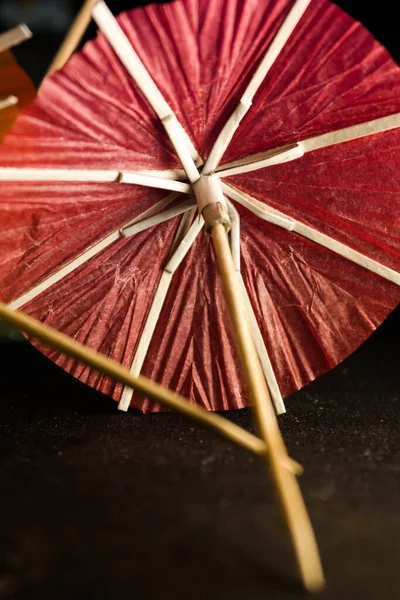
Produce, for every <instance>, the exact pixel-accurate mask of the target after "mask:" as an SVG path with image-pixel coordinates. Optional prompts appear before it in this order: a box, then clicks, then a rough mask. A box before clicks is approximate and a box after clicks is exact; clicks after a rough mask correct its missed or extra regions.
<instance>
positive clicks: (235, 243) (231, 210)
mask: <svg viewBox="0 0 400 600" xmlns="http://www.w3.org/2000/svg"><path fill="white" fill-rule="evenodd" d="M226 204H227V207H228V215H229V218H230V220H231V223H232V227H231V230H230V232H229V237H230V245H231V252H232V258H233V263H234V265H235V269H236V271H238V272H239V273H240V262H241V261H240V259H241V256H240V216H239V213H238V211H237V210H236V208H235V207H234V206H233V204H232V202H230V201H229V200H227V203H226Z"/></svg>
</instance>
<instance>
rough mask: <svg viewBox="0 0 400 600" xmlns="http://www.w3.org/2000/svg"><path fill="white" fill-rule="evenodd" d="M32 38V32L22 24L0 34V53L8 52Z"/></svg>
mask: <svg viewBox="0 0 400 600" xmlns="http://www.w3.org/2000/svg"><path fill="white" fill-rule="evenodd" d="M31 37H32V32H31V30H30V29H29V27H28V26H27V25H25V24H24V23H22V24H21V25H17V27H14V28H13V29H10V30H9V31H6V32H4V33H0V52H4V51H5V50H10V49H11V48H14V46H18V45H19V44H21V43H22V42H25V41H26V40H29V39H30V38H31Z"/></svg>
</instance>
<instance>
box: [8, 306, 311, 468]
mask: <svg viewBox="0 0 400 600" xmlns="http://www.w3.org/2000/svg"><path fill="white" fill-rule="evenodd" d="M0 318H1V319H4V321H6V322H7V323H9V324H10V325H12V326H14V327H15V328H16V329H19V330H20V331H23V332H25V333H27V334H28V335H31V336H32V337H35V338H37V339H38V340H40V341H41V342H43V343H44V344H47V345H49V346H51V347H53V348H56V349H57V350H60V351H61V352H63V353H64V354H67V355H68V356H72V357H73V358H76V359H77V360H80V361H81V362H83V363H85V364H87V365H89V366H90V367H92V368H93V369H96V370H98V371H100V372H101V373H105V374H106V375H108V376H109V377H112V378H113V379H115V380H116V381H118V382H120V383H122V384H124V385H127V386H129V387H132V388H133V389H134V390H135V392H136V393H137V394H140V395H141V396H145V397H147V398H150V399H151V400H154V401H155V402H159V403H160V404H161V405H162V406H166V407H167V408H171V409H173V410H176V411H178V412H180V413H182V414H183V415H184V416H185V417H187V418H188V419H191V420H192V421H196V422H197V423H200V424H201V425H203V426H205V427H207V428H209V429H214V430H215V431H217V432H218V433H219V434H220V435H222V436H223V437H225V438H227V439H229V440H230V441H231V442H234V443H236V444H238V445H239V446H241V447H242V448H245V449H246V450H249V451H250V452H253V453H255V454H258V455H261V456H262V455H264V454H265V452H266V447H265V443H264V442H263V441H262V440H260V439H259V438H257V437H256V436H255V435H253V434H251V433H249V432H248V431H246V430H244V429H242V428H241V427H239V426H238V425H235V424H234V423H231V421H228V419H225V418H224V417H221V416H220V415H217V414H214V413H210V412H208V411H206V410H204V409H202V408H199V407H198V406H195V405H193V404H191V403H190V402H189V401H188V400H186V398H183V397H182V396H179V395H178V394H174V392H171V391H170V390H168V389H167V388H164V387H163V386H161V385H158V384H157V383H154V382H153V381H151V380H150V379H147V378H146V377H142V376H138V377H133V376H132V375H131V374H130V372H129V370H128V369H126V368H125V367H123V366H122V365H121V364H119V363H118V362H116V361H115V360H112V359H111V358H108V357H107V356H104V354H100V352H96V351H95V350H91V349H90V348H88V347H87V346H84V345H83V344H79V343H78V342H76V341H75V340H73V339H71V338H70V337H68V336H67V335H64V334H63V333H60V332H59V331H57V330H55V329H53V328H52V327H48V326H47V325H43V324H42V323H40V322H39V321H37V320H36V319H34V318H32V317H29V316H28V315H26V314H24V313H22V312H19V311H16V310H11V309H10V308H8V307H7V306H6V305H5V304H3V303H2V302H0ZM284 460H285V462H284V465H283V466H284V468H285V469H289V470H290V471H293V472H294V473H296V474H297V475H299V474H301V473H302V471H303V469H302V467H301V465H299V464H298V463H296V462H295V461H293V460H292V459H289V458H287V459H286V458H285V459H284Z"/></svg>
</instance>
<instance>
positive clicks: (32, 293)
mask: <svg viewBox="0 0 400 600" xmlns="http://www.w3.org/2000/svg"><path fill="white" fill-rule="evenodd" d="M176 197H177V194H169V196H166V198H163V199H162V200H160V201H159V202H157V203H156V204H154V205H153V206H151V207H150V208H149V209H147V210H146V211H144V212H143V213H142V214H140V215H138V216H137V217H135V218H134V219H132V221H130V222H129V223H127V224H126V225H133V224H134V223H137V222H139V221H140V220H142V219H146V218H148V217H151V216H152V215H153V214H154V213H155V212H156V211H157V210H160V209H162V208H164V207H165V206H167V205H168V204H169V203H170V202H172V201H173V200H175V198H176ZM121 237H122V234H121V231H120V229H117V230H115V231H113V232H112V233H110V234H109V235H108V236H107V237H105V238H104V239H102V240H100V241H99V242H97V243H96V244H94V245H93V246H91V247H90V248H88V249H87V250H85V251H84V252H82V254H80V255H79V256H78V257H77V258H75V259H74V260H72V261H71V262H69V263H68V264H66V265H65V266H64V267H62V268H61V269H59V270H58V271H56V272H54V273H52V274H51V275H50V276H49V277H47V278H46V279H44V280H43V281H41V282H40V283H39V284H38V285H36V286H35V287H33V288H32V289H30V290H28V291H27V292H26V293H25V294H23V295H22V296H19V297H18V298H16V299H15V300H13V301H12V302H11V303H10V305H9V307H10V308H12V309H18V308H21V307H22V306H24V305H25V304H27V303H28V302H30V301H31V300H33V299H34V298H36V297H37V296H39V295H40V294H42V293H43V292H45V291H46V290H48V289H49V288H50V287H51V286H52V285H54V284H55V283H57V282H58V281H61V279H63V278H64V277H66V276H67V275H69V274H70V273H72V271H75V270H76V269H78V268H79V267H80V266H81V265H83V264H84V263H85V262H87V261H88V260H90V259H91V258H93V256H95V255H96V254H98V253H99V252H101V251H102V250H104V249H105V248H107V246H109V245H110V244H112V243H113V242H116V241H117V240H119V239H121Z"/></svg>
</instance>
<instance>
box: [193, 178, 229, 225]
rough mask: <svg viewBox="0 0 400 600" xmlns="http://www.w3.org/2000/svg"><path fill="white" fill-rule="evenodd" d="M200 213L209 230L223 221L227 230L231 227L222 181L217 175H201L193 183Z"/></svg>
mask: <svg viewBox="0 0 400 600" xmlns="http://www.w3.org/2000/svg"><path fill="white" fill-rule="evenodd" d="M192 187H193V191H194V195H195V197H196V201H197V207H198V209H199V213H200V214H201V215H202V216H203V218H204V221H205V223H206V229H207V231H210V230H211V229H212V228H213V227H214V226H215V225H218V224H219V223H222V224H223V225H224V227H225V228H226V230H227V231H229V230H230V228H231V222H230V218H229V215H228V207H227V204H226V200H225V196H224V194H223V191H222V187H221V182H220V180H219V178H218V177H217V176H216V175H203V174H202V175H200V177H199V179H198V180H197V181H195V183H193V184H192Z"/></svg>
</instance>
